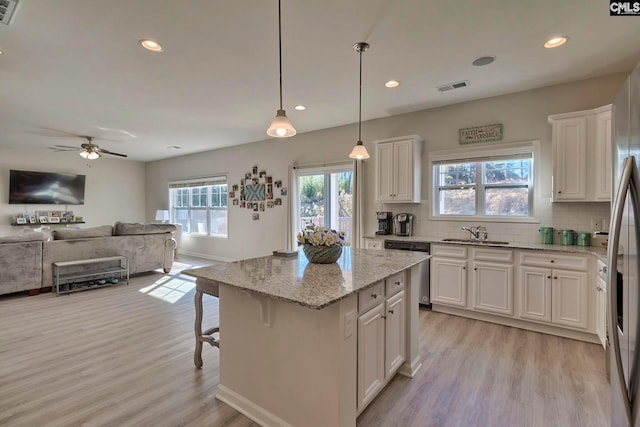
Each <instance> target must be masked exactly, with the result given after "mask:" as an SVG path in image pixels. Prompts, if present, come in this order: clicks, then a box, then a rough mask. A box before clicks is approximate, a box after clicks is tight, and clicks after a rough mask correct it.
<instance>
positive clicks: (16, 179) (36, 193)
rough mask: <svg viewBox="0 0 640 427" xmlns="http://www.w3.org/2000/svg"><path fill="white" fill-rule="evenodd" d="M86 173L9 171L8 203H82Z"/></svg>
mask: <svg viewBox="0 0 640 427" xmlns="http://www.w3.org/2000/svg"><path fill="white" fill-rule="evenodd" d="M85 178H86V175H74V174H68V173H52V172H32V171H18V170H10V171H9V203H10V204H23V203H24V204H42V205H45V204H46V205H48V204H53V205H84V183H85Z"/></svg>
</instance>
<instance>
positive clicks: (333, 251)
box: [302, 245, 342, 264]
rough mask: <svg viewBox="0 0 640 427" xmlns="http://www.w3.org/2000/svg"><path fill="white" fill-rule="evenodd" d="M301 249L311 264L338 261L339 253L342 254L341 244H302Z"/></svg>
mask: <svg viewBox="0 0 640 427" xmlns="http://www.w3.org/2000/svg"><path fill="white" fill-rule="evenodd" d="M302 249H303V250H304V254H305V256H306V257H307V259H308V260H309V262H311V263H313V264H331V263H332V262H336V261H338V258H340V255H342V246H341V245H334V246H324V245H319V246H313V245H303V246H302Z"/></svg>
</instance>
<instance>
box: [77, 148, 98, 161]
mask: <svg viewBox="0 0 640 427" xmlns="http://www.w3.org/2000/svg"><path fill="white" fill-rule="evenodd" d="M80 156H81V157H82V158H83V159H87V160H95V159H97V158H98V157H100V154H98V153H96V152H95V151H87V150H82V151H81V152H80Z"/></svg>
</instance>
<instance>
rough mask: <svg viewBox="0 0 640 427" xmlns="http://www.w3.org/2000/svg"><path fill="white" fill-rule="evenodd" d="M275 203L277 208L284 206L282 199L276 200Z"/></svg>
mask: <svg viewBox="0 0 640 427" xmlns="http://www.w3.org/2000/svg"><path fill="white" fill-rule="evenodd" d="M274 203H275V205H276V206H280V205H281V204H282V199H276V200H275V201H274Z"/></svg>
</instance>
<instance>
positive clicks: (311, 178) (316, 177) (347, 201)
mask: <svg viewBox="0 0 640 427" xmlns="http://www.w3.org/2000/svg"><path fill="white" fill-rule="evenodd" d="M352 169H353V168H352V166H351V165H350V164H349V165H344V166H333V167H326V168H313V169H311V168H309V169H300V170H298V172H297V176H298V178H297V179H298V182H297V185H298V225H299V226H300V228H302V227H304V226H305V225H308V224H315V225H319V226H323V227H327V228H330V229H333V230H337V231H344V232H345V234H346V235H345V241H344V244H345V246H348V245H349V244H350V241H351V239H350V236H351V206H352V203H353V192H352V189H351V185H352V182H353V181H352Z"/></svg>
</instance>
